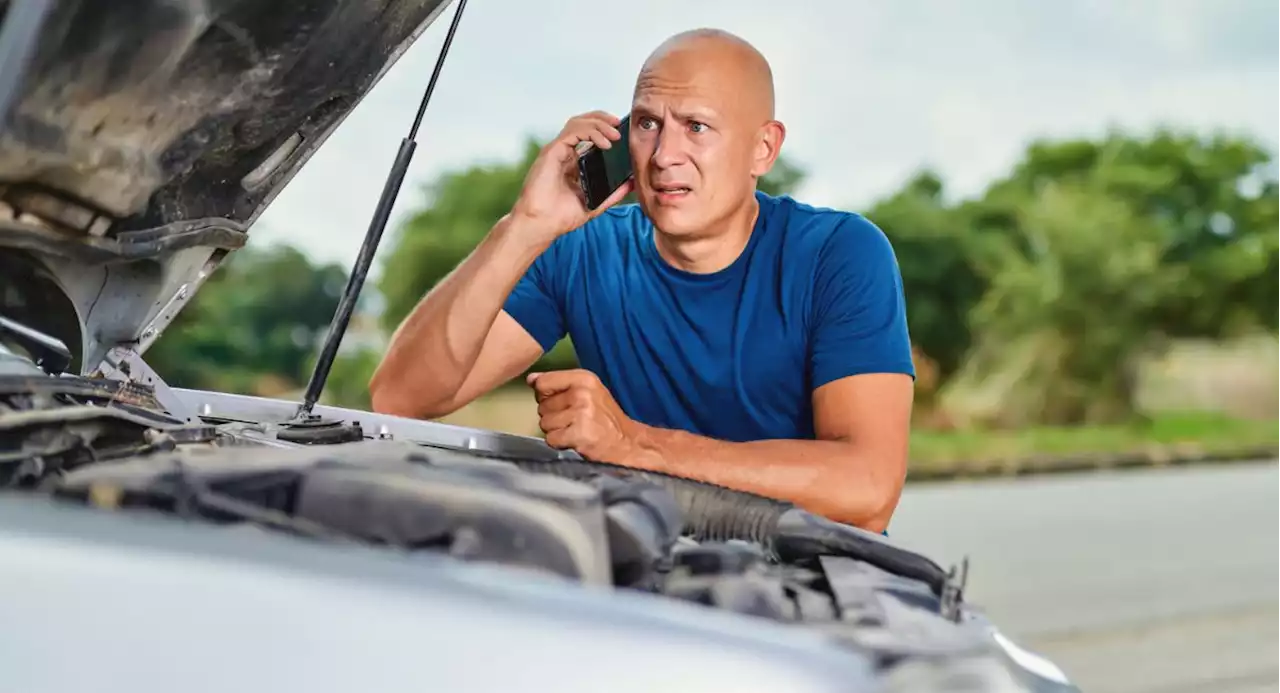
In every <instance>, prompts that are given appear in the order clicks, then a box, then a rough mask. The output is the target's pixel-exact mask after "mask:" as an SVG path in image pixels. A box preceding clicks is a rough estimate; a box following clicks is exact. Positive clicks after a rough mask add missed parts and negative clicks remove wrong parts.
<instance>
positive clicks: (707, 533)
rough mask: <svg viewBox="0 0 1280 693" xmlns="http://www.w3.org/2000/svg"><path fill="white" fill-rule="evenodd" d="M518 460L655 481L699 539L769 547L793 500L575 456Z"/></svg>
mask: <svg viewBox="0 0 1280 693" xmlns="http://www.w3.org/2000/svg"><path fill="white" fill-rule="evenodd" d="M513 462H514V463H515V464H516V466H518V467H520V468H521V469H523V470H525V471H528V472H533V473H536V474H550V475H552V476H559V477H564V478H567V479H573V480H575V481H587V480H590V479H592V478H595V477H597V476H600V475H601V474H608V475H611V476H616V477H620V478H624V479H627V478H629V479H636V480H643V481H648V482H650V483H654V484H657V485H658V486H661V487H662V488H664V489H666V490H667V492H669V493H670V494H671V495H672V496H674V497H675V499H676V504H677V505H678V506H679V507H680V513H681V515H683V517H684V528H683V532H682V533H683V534H685V535H687V536H690V537H692V538H693V539H695V540H697V541H728V540H730V539H740V540H743V541H750V542H755V543H758V544H760V545H762V546H763V547H764V548H765V550H766V551H770V552H772V544H773V539H774V536H775V535H776V533H777V528H778V520H779V519H780V518H781V517H782V514H783V513H785V512H787V511H788V510H791V509H792V508H794V507H795V506H793V505H792V504H790V503H786V502H782V501H777V500H773V499H772V498H765V497H764V496H757V495H755V494H752V493H746V492H744V491H735V490H733V489H729V488H725V487H723V486H716V485H715V484H708V483H706V482H702V481H694V480H693V479H685V478H682V477H678V476H671V475H669V474H660V473H657V472H646V471H641V470H636V469H630V468H627V467H620V466H617V465H612V464H605V463H602V462H579V461H576V460H552V461H542V460H513Z"/></svg>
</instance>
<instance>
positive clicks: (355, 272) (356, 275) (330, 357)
mask: <svg viewBox="0 0 1280 693" xmlns="http://www.w3.org/2000/svg"><path fill="white" fill-rule="evenodd" d="M466 6H467V0H458V11H457V12H454V14H453V22H452V23H450V24H449V32H448V33H447V34H445V37H444V45H443V46H441V47H440V55H439V56H438V57H437V58H436V66H435V69H434V70H433V71H432V72H431V79H430V80H429V81H428V82H427V90H426V91H425V92H424V93H423V94H422V101H421V102H419V104H418V112H417V114H416V115H415V116H414V118H413V125H412V126H410V128H409V134H408V135H407V136H405V138H404V139H402V140H400V150H399V151H398V152H396V160H395V162H394V163H393V164H392V165H391V170H390V171H389V172H388V173H387V180H386V182H385V183H383V186H382V196H381V197H380V198H378V206H377V207H376V208H374V210H373V218H372V219H371V220H370V221H369V230H368V231H367V232H366V233H365V237H364V242H363V243H361V244H360V254H359V255H358V256H356V263H355V266H354V267H353V268H352V270H351V276H350V277H349V278H348V279H347V286H346V288H345V289H343V291H342V298H340V299H339V300H338V308H337V310H336V311H335V312H334V315H333V321H332V322H330V323H329V334H328V335H326V336H325V340H324V346H323V347H321V349H320V357H319V358H318V359H316V367H315V370H313V371H312V372H311V380H310V381H308V382H307V391H306V394H305V395H304V396H303V399H302V405H301V406H299V407H298V413H297V414H296V415H295V416H294V420H295V421H302V420H305V419H306V418H307V417H309V416H310V415H311V410H312V409H314V408H315V406H316V402H318V401H320V393H321V392H322V391H323V390H324V381H325V380H326V379H328V377H329V370H330V369H331V368H333V361H334V359H336V358H337V356H338V346H339V345H341V343H342V336H343V335H344V334H345V333H346V331H347V325H348V324H349V323H350V322H351V314H352V313H353V312H354V311H355V307H356V299H357V298H359V297H360V289H361V288H362V287H364V281H365V278H366V277H368V276H369V267H370V266H371V265H372V264H373V254H374V253H375V252H377V250H378V243H379V242H380V241H381V240H382V232H383V230H385V229H386V227H387V220H388V219H390V218H391V208H392V207H393V206H395V203H396V196H397V195H399V194H400V184H401V183H403V182H404V176H405V173H406V172H407V171H408V170H409V162H410V161H412V160H413V150H414V148H416V147H417V146H418V143H417V141H416V138H417V136H418V128H419V126H421V125H422V116H423V115H424V114H425V113H426V111H427V103H428V102H430V101H431V94H432V92H434V91H435V89H436V81H437V80H439V79H440V68H442V67H443V66H444V59H445V56H447V55H448V54H449V46H450V45H452V44H453V35H454V33H455V32H457V30H458V22H459V20H461V19H462V11H463V10H464V9H466Z"/></svg>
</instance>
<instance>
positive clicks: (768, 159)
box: [751, 120, 787, 178]
mask: <svg viewBox="0 0 1280 693" xmlns="http://www.w3.org/2000/svg"><path fill="white" fill-rule="evenodd" d="M786 138H787V127H786V126H785V125H783V124H782V122H781V121H777V120H770V121H769V122H767V123H765V124H764V126H763V127H761V128H760V137H759V139H758V140H757V141H756V151H755V158H754V159H753V161H752V162H751V174H752V175H754V176H755V177H756V178H759V177H761V176H763V175H764V174H766V173H768V172H769V171H770V170H771V169H772V168H773V164H774V162H776V161H777V160H778V155H779V154H781V153H782V141H783V140H785V139H786Z"/></svg>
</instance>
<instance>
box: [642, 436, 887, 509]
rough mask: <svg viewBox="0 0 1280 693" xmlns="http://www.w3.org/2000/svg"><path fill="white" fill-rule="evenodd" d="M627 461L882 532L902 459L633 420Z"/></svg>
mask: <svg viewBox="0 0 1280 693" xmlns="http://www.w3.org/2000/svg"><path fill="white" fill-rule="evenodd" d="M637 427H638V428H637V430H636V432H635V435H634V439H633V442H634V445H633V446H632V451H631V453H630V454H629V455H628V458H627V459H626V460H620V461H618V463H619V464H625V465H626V466H629V467H635V468H638V469H647V470H650V471H655V472H663V473H666V474H672V475H675V476H682V477H686V478H690V479H697V480H700V481H705V482H708V483H712V484H717V485H720V486H724V487H727V488H732V489H737V490H740V491H748V492H751V493H755V494H758V495H762V496H768V497H771V498H779V499H783V500H787V501H790V502H792V503H795V504H796V505H798V506H800V507H802V508H804V509H806V510H809V511H811V512H814V513H816V514H819V515H823V516H825V517H828V518H830V519H833V520H836V521H838V522H844V523H847V524H852V525H857V526H859V527H863V528H865V529H869V530H872V531H876V532H878V531H881V530H883V529H884V528H885V527H886V526H887V525H888V520H889V517H890V516H891V515H892V514H893V509H894V507H895V506H896V505H897V500H898V496H899V493H900V492H901V489H902V482H903V479H904V475H905V465H906V463H905V459H904V460H902V461H901V463H900V464H891V463H889V462H890V461H889V460H885V459H871V457H872V454H871V453H869V452H868V451H866V450H861V449H859V448H858V447H856V446H855V445H853V444H851V443H847V442H841V441H826V440H761V441H751V442H745V443H731V442H725V441H720V440H715V439H712V438H707V437H704V436H699V435H695V434H692V433H687V432H685V431H675V430H670V429H664V428H654V427H650V426H644V425H641V424H637Z"/></svg>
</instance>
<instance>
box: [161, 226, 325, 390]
mask: <svg viewBox="0 0 1280 693" xmlns="http://www.w3.org/2000/svg"><path fill="white" fill-rule="evenodd" d="M345 284H346V270H344V269H343V268H342V267H341V266H339V265H337V264H330V265H324V266H319V267H317V266H315V265H313V264H312V263H311V261H310V260H308V259H307V257H306V256H305V255H304V254H303V253H302V252H301V251H299V250H298V249H297V248H294V247H291V246H288V245H275V246H268V247H266V248H243V249H240V250H238V251H236V252H234V253H233V254H231V256H230V257H229V258H228V260H227V261H226V262H225V263H224V264H223V266H222V267H220V268H219V269H218V270H217V271H216V272H215V273H214V275H213V276H212V277H210V279H209V280H208V282H206V284H205V286H203V287H202V288H201V289H200V291H199V293H197V294H196V296H195V297H194V298H193V299H192V301H191V304H190V305H188V306H187V307H186V308H185V309H184V310H183V311H182V312H181V313H179V314H178V318H177V319H176V320H175V321H174V323H173V324H172V325H170V326H169V328H168V329H167V330H165V332H164V334H163V335H161V337H160V339H158V340H156V343H155V344H154V345H152V348H151V349H150V350H148V352H147V362H148V363H150V364H151V366H152V367H153V368H155V369H156V371H157V372H158V373H160V374H161V375H162V376H164V377H165V379H166V380H167V381H168V382H170V383H172V384H174V385H180V386H184V387H196V388H213V389H219V390H229V391H234V392H261V391H264V390H265V391H268V392H271V393H276V392H278V391H280V390H282V389H289V388H294V387H298V386H300V385H301V384H303V383H304V382H305V379H306V378H307V376H308V375H309V374H310V372H309V370H308V369H307V368H306V362H307V357H308V356H309V355H310V354H312V353H313V352H314V351H315V349H316V345H317V343H318V341H319V340H320V339H322V338H323V336H324V334H325V329H326V328H327V326H328V324H329V322H330V320H331V319H332V317H333V311H334V309H335V307H336V306H337V302H338V297H339V296H340V295H341V293H342V289H343V286H344V285H345Z"/></svg>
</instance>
